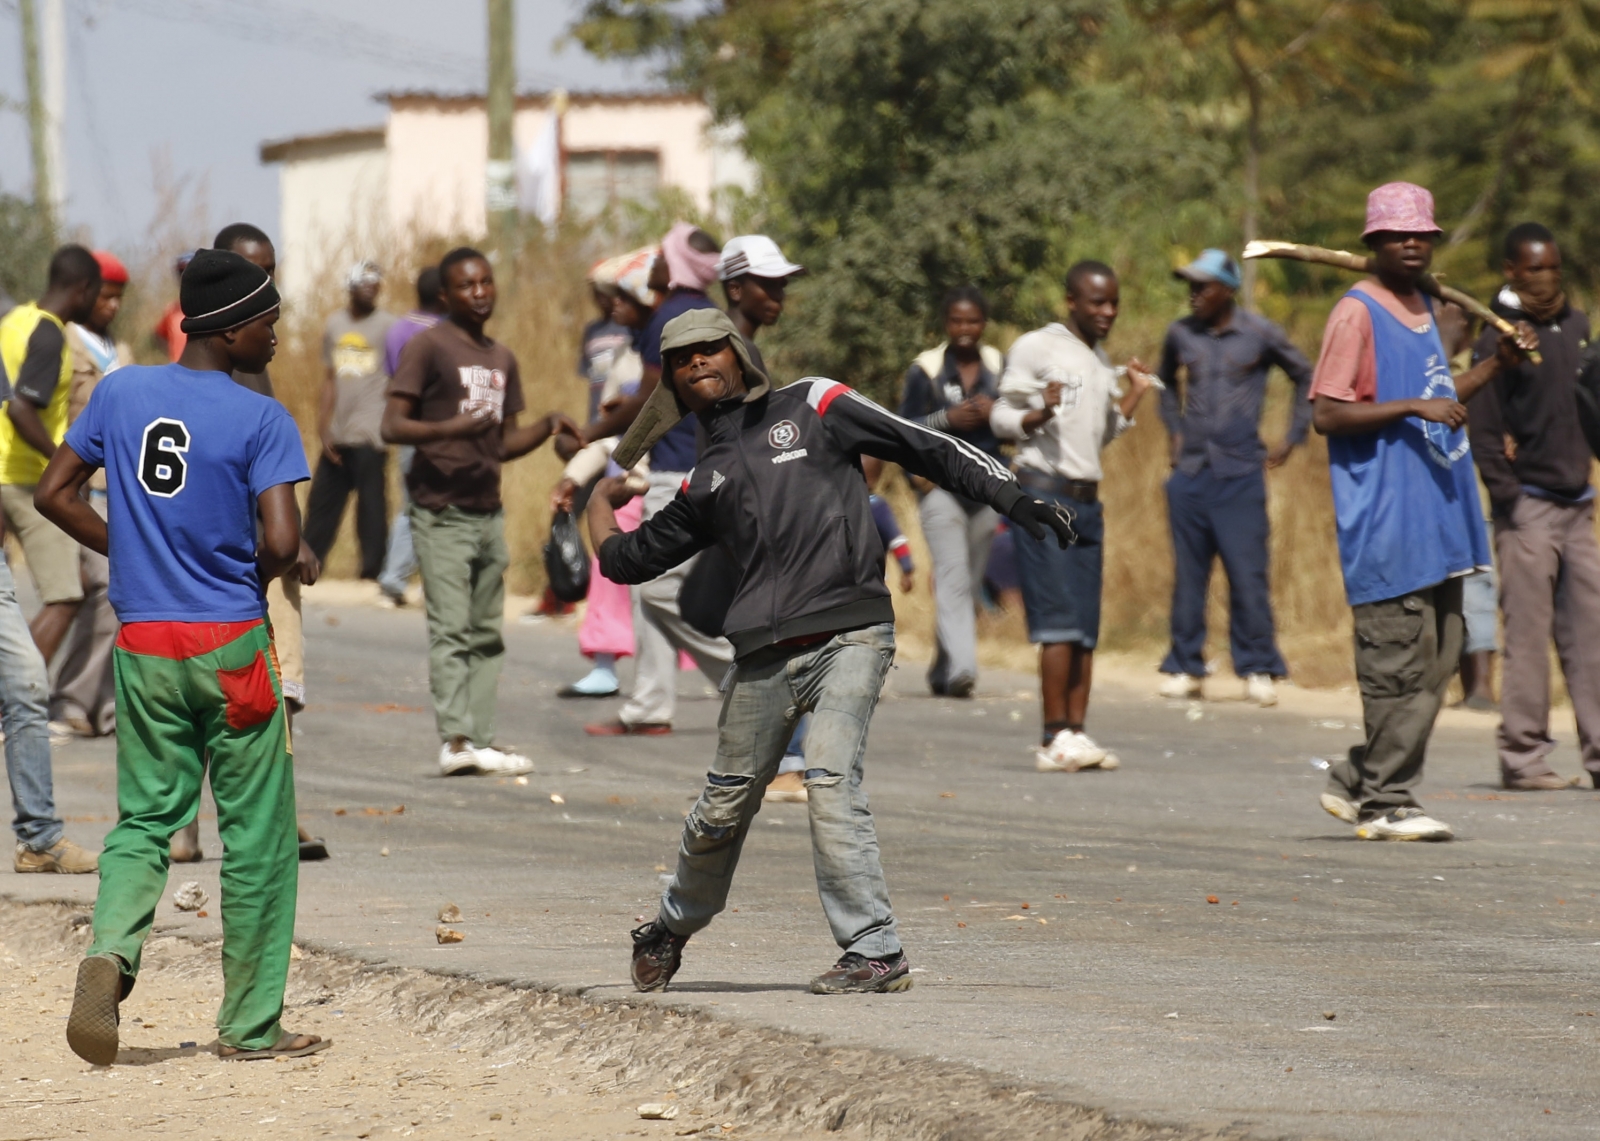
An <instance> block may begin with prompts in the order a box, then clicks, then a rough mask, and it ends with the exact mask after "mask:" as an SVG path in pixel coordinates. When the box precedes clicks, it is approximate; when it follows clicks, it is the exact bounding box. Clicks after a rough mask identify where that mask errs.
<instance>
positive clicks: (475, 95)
mask: <svg viewBox="0 0 1600 1141" xmlns="http://www.w3.org/2000/svg"><path fill="white" fill-rule="evenodd" d="M555 94H556V93H555V92H554V91H519V92H517V106H519V107H544V106H547V105H548V104H549V103H550V101H551V100H552V99H553V98H555ZM373 98H374V99H376V100H377V101H378V102H379V103H387V104H388V105H389V106H391V107H393V106H394V105H395V104H396V103H466V104H473V103H483V102H484V100H485V98H486V97H485V96H484V94H483V93H482V92H481V91H424V90H417V89H407V90H401V91H380V92H378V94H376V95H374V96H373ZM701 101H702V100H701V99H700V97H699V96H698V95H693V94H691V93H689V92H687V91H671V90H666V89H657V90H653V91H569V92H567V103H568V105H569V106H573V107H581V106H606V105H611V106H616V105H620V104H625V103H699V102H701Z"/></svg>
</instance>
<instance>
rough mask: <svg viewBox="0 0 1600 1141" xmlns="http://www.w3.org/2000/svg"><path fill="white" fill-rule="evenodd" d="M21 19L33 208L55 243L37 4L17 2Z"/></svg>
mask: <svg viewBox="0 0 1600 1141" xmlns="http://www.w3.org/2000/svg"><path fill="white" fill-rule="evenodd" d="M17 11H18V14H19V15H20V16H21V18H22V71H23V75H24V77H25V80H26V83H27V89H28V143H29V146H30V150H31V153H32V158H33V204H34V207H35V208H36V209H38V210H39V211H41V212H42V213H43V214H44V219H45V229H46V231H47V232H48V233H49V234H50V235H51V241H52V242H54V240H55V229H56V219H55V209H54V207H55V195H54V192H53V190H52V188H51V186H50V156H49V149H50V148H49V144H48V143H46V141H45V119H46V116H47V112H46V111H45V105H44V81H43V78H42V76H41V75H40V73H39V72H40V68H39V17H38V13H37V11H36V10H35V8H34V0H17Z"/></svg>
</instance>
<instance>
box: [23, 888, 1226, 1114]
mask: <svg viewBox="0 0 1600 1141" xmlns="http://www.w3.org/2000/svg"><path fill="white" fill-rule="evenodd" d="M0 931H3V932H4V936H3V939H0V996H3V998H0V1120H3V1121H5V1122H6V1129H7V1132H6V1136H7V1137H27V1138H29V1139H30V1141H33V1139H38V1141H44V1139H53V1138H58V1137H81V1136H89V1137H113V1136H114V1137H138V1136H156V1135H160V1136H165V1137H182V1138H211V1137H216V1138H219V1139H220V1138H232V1137H237V1136H239V1135H241V1133H245V1134H247V1135H254V1134H255V1133H257V1132H259V1133H260V1135H262V1136H267V1135H273V1136H278V1137H296V1138H298V1137H333V1138H358V1139H365V1138H387V1137H393V1136H399V1137H437V1138H469V1137H470V1138H491V1139H493V1138H507V1139H509V1138H524V1137H543V1138H551V1139H554V1141H577V1139H587V1138H602V1137H606V1138H610V1137H652V1138H657V1137H658V1138H669V1137H687V1136H693V1137H701V1138H705V1137H729V1138H758V1137H784V1138H793V1139H799V1141H820V1138H822V1137H825V1136H828V1137H894V1138H897V1139H899V1138H905V1139H913V1138H927V1139H930V1141H932V1139H933V1138H945V1137H954V1136H960V1137H970V1138H996V1139H1010V1138H1016V1139H1018V1141H1020V1139H1022V1138H1062V1139H1066V1138H1072V1139H1074V1141H1223V1139H1225V1138H1232V1137H1236V1136H1237V1135H1236V1134H1233V1133H1215V1132H1211V1131H1194V1130H1182V1129H1172V1128H1164V1127H1160V1126H1152V1125H1145V1124H1142V1123H1139V1122H1132V1121H1126V1120H1113V1119H1110V1118H1108V1117H1106V1116H1105V1115H1103V1114H1099V1113H1096V1112H1094V1111H1091V1110H1087V1109H1083V1108H1080V1107H1077V1106H1072V1105H1067V1104H1063V1103H1060V1102H1056V1101H1052V1100H1050V1099H1048V1098H1045V1097H1043V1096H1041V1095H1039V1094H1038V1093H1037V1092H1036V1091H1032V1090H1020V1089H1016V1088H1012V1087H1008V1086H1004V1085H1000V1084H998V1083H996V1082H994V1081H993V1080H992V1079H990V1078H988V1077H986V1076H984V1075H982V1074H978V1073H974V1072H971V1071H964V1070H960V1069H957V1068H955V1067H949V1066H941V1065H938V1064H936V1063H930V1062H926V1061H921V1060H917V1059H907V1058H900V1057H896V1056H894V1055H892V1054H889V1053H886V1052H878V1051H870V1050H859V1049H835V1048H827V1047H822V1046H818V1045H817V1044H815V1043H814V1042H811V1041H807V1040H803V1039H800V1038H797V1037H795V1036H788V1035H782V1034H778V1033H775V1032H771V1031H761V1030H752V1029H742V1028H737V1027H734V1026H731V1025H728V1024H726V1023H722V1022H719V1021H716V1020H714V1019H710V1018H706V1017H703V1016H700V1015H697V1014H693V1013H687V1012H681V1011H676V1010H670V1009H662V1008H660V1007H657V1006H636V1005H633V1004H630V1003H626V1002H623V1003H605V1004H601V1003H595V1002H589V1001H586V1000H584V999H581V998H576V997H571V996H567V995H558V994H554V993H550V992H543V991H534V990H524V989H516V988H511V987H506V986H498V985H494V984H490V983H484V982H479V981H474V980H469V979H463V978H456V977H450V976H445V975H435V974H429V973H425V972H422V971H414V970H399V969H384V968H374V967H369V966H365V965H362V964H358V963H355V962H352V961H350V960H346V959H342V958H339V957H336V956H330V955H324V954H319V953H316V952H313V951H304V950H301V949H300V948H298V947H297V948H296V956H297V958H296V961H295V962H294V964H293V965H292V968H291V972H290V980H289V990H288V995H287V1009H286V1011H285V1016H284V1023H285V1026H286V1028H288V1029H291V1030H293V1031H295V1032H298V1033H311V1034H320V1035H322V1036H324V1037H326V1038H330V1039H332V1042H333V1045H332V1046H331V1047H330V1048H329V1049H328V1050H327V1051H325V1052H324V1053H322V1054H318V1055H314V1056H312V1057H308V1058H300V1059H293V1060H277V1061H271V1062H267V1061H262V1062H223V1061H221V1060H220V1059H219V1058H217V1057H216V1055H215V1053H214V1049H215V1029H214V1025H213V1023H214V1018H215V1014H216V1009H217V1005H218V1003H219V1001H220V999H221V997H222V976H221V969H220V964H219V959H218V951H219V944H217V943H216V942H200V941H194V940H190V939H187V938H183V937H179V936H174V935H171V934H164V933H162V931H161V926H160V924H159V923H158V924H157V927H156V931H155V933H154V934H153V935H152V936H151V939H150V942H149V943H148V944H147V948H146V952H145V957H144V963H143V968H142V971H141V974H140V978H139V983H138V986H137V987H136V988H135V990H134V992H133V993H132V994H131V995H130V996H129V997H128V998H127V1000H125V1001H124V1003H123V1004H122V1050H121V1052H120V1053H119V1054H118V1056H117V1061H116V1064H115V1065H113V1066H107V1067H97V1066H90V1065H88V1064H86V1063H84V1062H82V1061H81V1060H79V1059H78V1058H77V1057H75V1056H74V1055H73V1054H72V1053H71V1052H70V1051H69V1050H68V1049H67V1046H66V1041H65V1026H66V1019H67V1013H68V1011H69V1009H70V1008H71V1003H72V992H73V984H74V980H75V978H76V972H77V966H78V962H79V961H80V959H81V958H82V954H83V950H84V948H85V946H86V945H87V943H88V940H89V925H88V914H87V912H85V911H83V910H82V909H80V908H76V907H72V906H69V905H66V904H48V903H46V904H26V905H25V904H19V903H15V902H12V901H9V900H5V899H0ZM866 1001H880V999H868V1000H866ZM889 1001H893V999H892V998H891V999H889ZM843 1013H844V1004H842V1003H841V1014H843ZM649 1103H655V1104H658V1105H666V1106H669V1107H671V1109H669V1111H668V1115H667V1117H666V1118H665V1119H645V1118H643V1117H641V1115H640V1107H641V1106H642V1105H646V1104H649ZM241 1127H243V1128H241Z"/></svg>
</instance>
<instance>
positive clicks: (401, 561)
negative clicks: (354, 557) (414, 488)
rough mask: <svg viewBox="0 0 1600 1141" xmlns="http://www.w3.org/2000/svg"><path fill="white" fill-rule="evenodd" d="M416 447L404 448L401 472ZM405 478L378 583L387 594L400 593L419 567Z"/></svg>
mask: <svg viewBox="0 0 1600 1141" xmlns="http://www.w3.org/2000/svg"><path fill="white" fill-rule="evenodd" d="M414 454H416V449H415V448H401V449H400V474H401V475H402V477H403V476H404V475H405V474H406V473H407V472H409V471H410V470H411V457H412V456H413V455H414ZM405 488H406V485H405V480H404V479H403V478H402V480H401V482H400V510H398V511H396V512H395V513H394V522H393V523H391V524H390V525H389V549H388V551H387V552H386V553H385V554H384V556H383V570H382V571H380V572H379V574H378V586H379V588H380V589H381V590H382V591H383V592H384V593H385V594H390V595H395V596H399V595H402V594H404V593H405V592H406V585H407V584H408V583H410V581H411V576H412V574H413V573H415V571H416V569H417V549H416V547H415V546H413V545H412V542H411V512H410V510H409V508H410V507H411V496H409V495H407V494H406V489H405Z"/></svg>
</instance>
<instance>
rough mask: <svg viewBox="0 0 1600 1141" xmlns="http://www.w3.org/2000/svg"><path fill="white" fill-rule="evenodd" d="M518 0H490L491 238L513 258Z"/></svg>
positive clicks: (505, 254) (489, 172)
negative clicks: (516, 6)
mask: <svg viewBox="0 0 1600 1141" xmlns="http://www.w3.org/2000/svg"><path fill="white" fill-rule="evenodd" d="M513 4H514V0H489V96H488V105H489V170H488V174H489V179H488V188H487V197H486V200H485V205H486V207H487V208H488V222H489V238H490V242H491V244H492V245H493V246H494V248H495V249H497V250H499V252H500V254H501V256H502V257H505V258H510V257H511V255H512V245H513V242H514V240H515V235H516V228H517V163H516V154H515V150H514V147H513V143H512V137H511V122H512V116H513V115H514V113H515V111H516V88H517V62H516V38H515V34H514V22H515V21H514V7H513Z"/></svg>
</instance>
